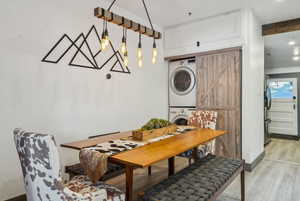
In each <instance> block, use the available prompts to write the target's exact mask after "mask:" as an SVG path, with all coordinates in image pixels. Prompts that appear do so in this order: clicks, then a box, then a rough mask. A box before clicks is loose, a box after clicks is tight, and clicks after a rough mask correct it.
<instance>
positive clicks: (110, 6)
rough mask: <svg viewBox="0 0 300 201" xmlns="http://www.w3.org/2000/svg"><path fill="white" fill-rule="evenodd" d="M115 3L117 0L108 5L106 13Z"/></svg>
mask: <svg viewBox="0 0 300 201" xmlns="http://www.w3.org/2000/svg"><path fill="white" fill-rule="evenodd" d="M116 1H117V0H114V1H113V2H112V3H111V4H110V6H109V7H108V9H107V10H108V11H110V9H111V8H112V7H113V5H114V4H115V3H116Z"/></svg>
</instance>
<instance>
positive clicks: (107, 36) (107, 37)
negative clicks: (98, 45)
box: [104, 22, 109, 47]
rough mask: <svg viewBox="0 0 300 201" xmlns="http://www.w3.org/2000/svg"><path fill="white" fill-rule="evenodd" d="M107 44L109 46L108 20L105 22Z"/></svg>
mask: <svg viewBox="0 0 300 201" xmlns="http://www.w3.org/2000/svg"><path fill="white" fill-rule="evenodd" d="M104 34H105V46H106V47H108V45H109V35H108V29H107V22H106V23H105V31H104Z"/></svg>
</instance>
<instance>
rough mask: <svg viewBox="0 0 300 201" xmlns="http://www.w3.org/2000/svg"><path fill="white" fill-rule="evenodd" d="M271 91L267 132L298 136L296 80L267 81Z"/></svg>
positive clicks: (279, 79) (274, 79)
mask: <svg viewBox="0 0 300 201" xmlns="http://www.w3.org/2000/svg"><path fill="white" fill-rule="evenodd" d="M268 87H269V88H270V91H271V98H272V99H271V108H270V109H269V113H268V115H269V119H270V120H271V123H270V125H269V132H271V133H274V134H277V135H290V136H298V107H297V91H298V87H297V78H296V77H294V78H271V79H268Z"/></svg>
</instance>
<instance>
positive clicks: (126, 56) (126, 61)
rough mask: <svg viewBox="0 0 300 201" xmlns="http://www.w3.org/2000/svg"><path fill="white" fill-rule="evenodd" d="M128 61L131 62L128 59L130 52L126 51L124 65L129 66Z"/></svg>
mask: <svg viewBox="0 0 300 201" xmlns="http://www.w3.org/2000/svg"><path fill="white" fill-rule="evenodd" d="M128 63H129V60H128V52H127V51H126V52H125V54H124V65H125V66H126V67H128Z"/></svg>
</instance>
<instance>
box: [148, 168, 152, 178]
mask: <svg viewBox="0 0 300 201" xmlns="http://www.w3.org/2000/svg"><path fill="white" fill-rule="evenodd" d="M151 174H152V167H151V166H149V167H148V175H149V176H150V175H151Z"/></svg>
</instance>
